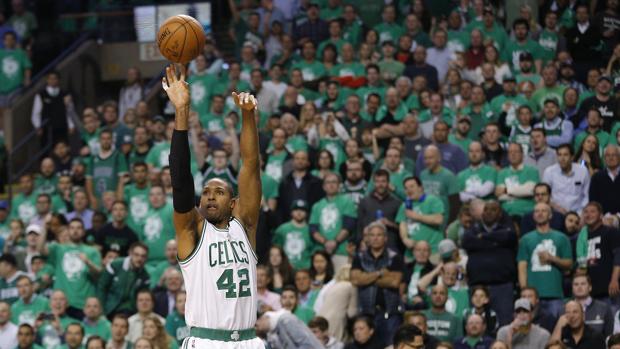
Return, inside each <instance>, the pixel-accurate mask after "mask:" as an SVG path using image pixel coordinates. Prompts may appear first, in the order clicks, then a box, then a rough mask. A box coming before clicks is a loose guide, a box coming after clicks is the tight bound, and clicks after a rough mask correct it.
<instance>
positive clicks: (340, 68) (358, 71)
mask: <svg viewBox="0 0 620 349" xmlns="http://www.w3.org/2000/svg"><path fill="white" fill-rule="evenodd" d="M329 74H330V75H331V76H336V77H340V78H341V77H345V76H364V75H366V70H365V69H364V66H363V65H362V64H361V63H359V62H352V63H340V64H338V65H336V66H335V67H333V68H332V69H331V71H330V72H329Z"/></svg>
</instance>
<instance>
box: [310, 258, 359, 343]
mask: <svg viewBox="0 0 620 349" xmlns="http://www.w3.org/2000/svg"><path fill="white" fill-rule="evenodd" d="M350 279H351V265H350V264H346V265H344V266H343V267H342V268H340V270H338V271H337V272H336V276H334V279H333V280H332V281H330V282H328V283H327V284H326V285H324V286H323V288H321V291H320V292H319V294H318V296H317V300H316V302H315V304H314V311H315V313H316V314H317V315H318V316H321V317H323V318H325V319H326V320H328V321H329V323H330V325H329V333H330V334H331V335H332V336H334V337H335V338H336V339H337V340H339V341H344V340H345V339H346V338H347V333H346V328H347V322H348V320H349V319H352V318H353V317H354V316H355V315H356V314H357V289H356V287H355V286H353V284H352V283H351V280H350Z"/></svg>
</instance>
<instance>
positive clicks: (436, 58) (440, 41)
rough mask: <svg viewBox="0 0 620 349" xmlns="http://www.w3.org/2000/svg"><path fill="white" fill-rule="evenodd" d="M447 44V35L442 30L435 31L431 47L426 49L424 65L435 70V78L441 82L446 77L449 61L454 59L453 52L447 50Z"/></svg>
mask: <svg viewBox="0 0 620 349" xmlns="http://www.w3.org/2000/svg"><path fill="white" fill-rule="evenodd" d="M447 42H448V34H447V33H446V31H445V30H443V29H441V30H436V31H435V32H434V33H433V46H432V47H431V48H429V49H428V56H427V57H426V63H429V64H432V65H433V66H434V67H435V68H437V77H438V79H439V81H441V82H443V81H444V79H445V77H446V73H447V72H448V65H449V63H450V61H451V60H453V59H454V57H453V56H454V52H452V50H451V49H450V48H448V46H447V45H446V44H447Z"/></svg>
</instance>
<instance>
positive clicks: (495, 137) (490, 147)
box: [482, 122, 508, 171]
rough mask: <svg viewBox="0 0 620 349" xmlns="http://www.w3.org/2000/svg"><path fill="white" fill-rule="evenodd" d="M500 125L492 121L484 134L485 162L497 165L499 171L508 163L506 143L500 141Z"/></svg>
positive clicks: (485, 128)
mask: <svg viewBox="0 0 620 349" xmlns="http://www.w3.org/2000/svg"><path fill="white" fill-rule="evenodd" d="M501 136H502V133H501V132H500V129H499V125H498V124H497V123H495V122H490V123H488V124H487V125H486V126H485V127H484V133H483V134H482V150H483V151H484V163H485V164H487V165H489V166H493V167H495V169H497V171H499V170H501V169H502V168H503V167H505V166H507V165H508V154H507V152H506V149H505V148H504V145H503V144H502V143H500V141H499V140H500V137H501Z"/></svg>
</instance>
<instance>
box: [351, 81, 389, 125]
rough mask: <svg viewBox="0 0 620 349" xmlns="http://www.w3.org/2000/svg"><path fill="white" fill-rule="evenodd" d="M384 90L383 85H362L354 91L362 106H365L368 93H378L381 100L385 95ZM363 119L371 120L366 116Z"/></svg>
mask: <svg viewBox="0 0 620 349" xmlns="http://www.w3.org/2000/svg"><path fill="white" fill-rule="evenodd" d="M385 91H386V88H385V86H364V87H360V88H358V89H357V90H356V91H355V93H356V94H357V96H358V97H359V98H360V104H361V105H362V106H365V105H366V99H367V98H368V95H370V94H371V93H376V94H378V95H379V97H381V100H382V101H383V97H384V96H385ZM364 120H366V121H373V120H372V119H367V118H364Z"/></svg>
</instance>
